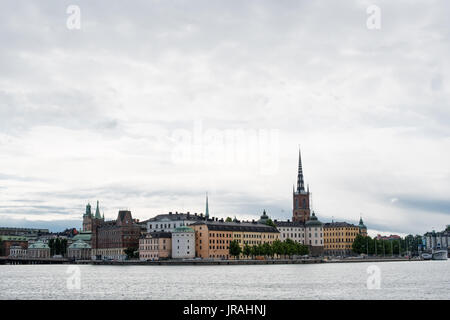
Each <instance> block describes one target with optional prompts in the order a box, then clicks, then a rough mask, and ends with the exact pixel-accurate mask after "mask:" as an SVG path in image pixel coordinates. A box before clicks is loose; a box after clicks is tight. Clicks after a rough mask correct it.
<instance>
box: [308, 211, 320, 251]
mask: <svg viewBox="0 0 450 320" xmlns="http://www.w3.org/2000/svg"><path fill="white" fill-rule="evenodd" d="M305 241H306V245H307V246H308V247H309V252H310V255H312V256H320V255H322V254H323V252H324V237H323V224H322V222H320V221H319V220H318V219H317V217H316V214H315V213H314V211H313V213H312V215H311V217H310V219H309V220H308V221H306V222H305Z"/></svg>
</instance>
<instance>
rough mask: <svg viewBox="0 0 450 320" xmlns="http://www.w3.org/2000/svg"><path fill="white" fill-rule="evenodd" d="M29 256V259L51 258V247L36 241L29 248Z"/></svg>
mask: <svg viewBox="0 0 450 320" xmlns="http://www.w3.org/2000/svg"><path fill="white" fill-rule="evenodd" d="M27 256H28V257H29V258H50V247H49V246H48V245H47V244H46V243H44V242H42V241H36V242H35V243H32V244H30V245H29V246H28V250H27Z"/></svg>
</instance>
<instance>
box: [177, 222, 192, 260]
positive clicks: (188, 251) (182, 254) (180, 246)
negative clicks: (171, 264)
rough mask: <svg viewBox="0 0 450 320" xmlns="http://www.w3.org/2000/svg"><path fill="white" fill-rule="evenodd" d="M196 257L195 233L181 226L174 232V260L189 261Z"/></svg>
mask: <svg viewBox="0 0 450 320" xmlns="http://www.w3.org/2000/svg"><path fill="white" fill-rule="evenodd" d="M194 257H195V231H194V229H192V228H190V227H187V226H181V227H177V228H175V229H174V230H173V232H172V258H174V259H189V258H194Z"/></svg>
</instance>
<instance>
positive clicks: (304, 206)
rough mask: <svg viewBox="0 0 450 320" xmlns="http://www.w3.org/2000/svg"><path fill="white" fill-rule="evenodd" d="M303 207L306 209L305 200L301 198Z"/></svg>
mask: <svg viewBox="0 0 450 320" xmlns="http://www.w3.org/2000/svg"><path fill="white" fill-rule="evenodd" d="M303 209H306V200H305V199H303Z"/></svg>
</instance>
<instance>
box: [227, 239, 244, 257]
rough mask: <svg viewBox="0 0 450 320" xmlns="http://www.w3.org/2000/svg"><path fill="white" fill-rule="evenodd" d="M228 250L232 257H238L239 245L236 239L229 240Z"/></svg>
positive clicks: (239, 252)
mask: <svg viewBox="0 0 450 320" xmlns="http://www.w3.org/2000/svg"><path fill="white" fill-rule="evenodd" d="M229 252H230V255H232V256H234V258H236V257H237V258H239V255H240V254H241V246H240V245H239V243H238V242H237V240H233V241H231V243H230V249H229Z"/></svg>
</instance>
